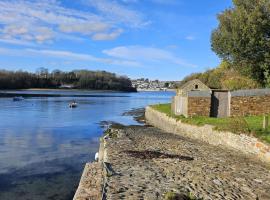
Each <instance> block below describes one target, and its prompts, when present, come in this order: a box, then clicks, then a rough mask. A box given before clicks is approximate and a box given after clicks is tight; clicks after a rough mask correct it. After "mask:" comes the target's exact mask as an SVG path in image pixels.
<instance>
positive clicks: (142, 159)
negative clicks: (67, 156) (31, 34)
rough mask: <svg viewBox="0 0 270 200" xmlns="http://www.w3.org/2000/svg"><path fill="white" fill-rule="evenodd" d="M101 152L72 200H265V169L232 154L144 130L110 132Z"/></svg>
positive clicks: (268, 185) (268, 176) (268, 187)
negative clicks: (173, 198) (99, 160)
mask: <svg viewBox="0 0 270 200" xmlns="http://www.w3.org/2000/svg"><path fill="white" fill-rule="evenodd" d="M103 148H104V151H103ZM101 149H102V151H101V154H102V155H104V157H103V156H101V162H99V163H95V164H90V165H91V166H88V165H87V166H86V169H85V172H84V175H85V177H86V178H83V177H84V176H83V177H82V181H81V182H84V187H81V189H78V191H79V192H78V191H77V193H76V194H80V195H77V196H75V198H74V199H80V200H82V199H85V200H86V199H108V200H109V199H110V200H118V199H148V200H154V199H170V197H172V196H174V197H176V196H178V198H175V199H247V200H248V199H260V200H269V199H270V194H269V191H270V167H269V166H268V165H266V164H263V163H262V162H260V161H259V160H257V159H255V158H251V157H248V156H247V155H245V154H242V153H239V152H238V151H234V150H229V149H226V148H223V147H219V146H211V145H209V144H206V143H203V142H200V141H197V140H192V139H188V138H185V137H181V136H179V135H174V134H169V133H166V132H163V131H161V130H159V129H157V128H154V127H150V126H129V127H120V128H111V129H109V130H108V131H107V132H106V136H105V137H104V138H103V140H102V143H101ZM94 194H99V196H98V198H97V196H95V195H94ZM171 199H172V198H171Z"/></svg>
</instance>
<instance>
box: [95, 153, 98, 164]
mask: <svg viewBox="0 0 270 200" xmlns="http://www.w3.org/2000/svg"><path fill="white" fill-rule="evenodd" d="M95 161H96V162H97V161H98V152H97V153H96V154H95Z"/></svg>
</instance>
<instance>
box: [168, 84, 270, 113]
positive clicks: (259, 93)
mask: <svg viewBox="0 0 270 200" xmlns="http://www.w3.org/2000/svg"><path fill="white" fill-rule="evenodd" d="M171 109H172V113H174V114H175V115H183V116H186V117H192V116H207V117H209V116H210V117H230V116H246V115H262V114H270V89H252V90H238V91H228V90H216V89H212V90H211V89H210V88H209V87H207V86H206V85H205V84H204V83H202V82H201V81H200V80H198V79H195V80H191V81H189V82H187V83H185V84H184V85H182V86H181V87H180V88H179V89H178V90H177V93H176V96H174V97H173V98H172V104H171Z"/></svg>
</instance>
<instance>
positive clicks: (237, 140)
mask: <svg viewBox="0 0 270 200" xmlns="http://www.w3.org/2000/svg"><path fill="white" fill-rule="evenodd" d="M145 117H146V120H147V123H149V124H151V125H153V126H155V127H157V128H160V129H162V130H164V131H166V132H170V133H174V134H178V135H182V136H186V137H189V138H193V139H198V140H201V141H203V142H206V143H209V144H212V145H222V146H224V147H228V148H232V149H236V150H238V151H241V152H243V153H246V154H249V155H253V156H256V157H258V158H259V159H261V160H262V161H265V162H269V163H270V145H268V144H265V143H263V142H261V141H259V140H258V139H257V138H255V137H252V136H247V135H245V134H234V133H231V132H223V131H216V130H214V129H213V126H210V125H204V126H194V125H190V124H186V123H182V122H181V121H179V120H176V119H175V118H172V117H169V116H167V115H166V114H165V113H161V112H159V111H157V110H155V109H153V108H152V107H147V108H146V112H145Z"/></svg>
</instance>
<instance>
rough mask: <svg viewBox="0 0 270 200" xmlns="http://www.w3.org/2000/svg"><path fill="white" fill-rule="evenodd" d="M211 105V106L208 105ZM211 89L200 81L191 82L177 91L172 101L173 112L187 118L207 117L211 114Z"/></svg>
mask: <svg viewBox="0 0 270 200" xmlns="http://www.w3.org/2000/svg"><path fill="white" fill-rule="evenodd" d="M208 104H209V105H208ZM210 104H211V89H210V88H209V87H207V86H206V85H205V84H204V83H202V82H201V81H200V80H198V79H195V80H191V81H189V82H187V83H185V84H184V85H182V86H181V87H180V88H178V89H177V93H176V96H175V97H173V99H172V112H173V113H174V114H175V115H184V116H186V117H188V116H193V115H201V116H206V115H207V113H208V112H210V110H209V109H210Z"/></svg>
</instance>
